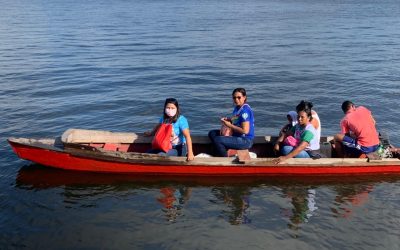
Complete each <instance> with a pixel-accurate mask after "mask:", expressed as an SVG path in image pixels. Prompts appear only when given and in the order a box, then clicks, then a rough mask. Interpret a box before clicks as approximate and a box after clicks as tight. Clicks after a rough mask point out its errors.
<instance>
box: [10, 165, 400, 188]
mask: <svg viewBox="0 0 400 250" xmlns="http://www.w3.org/2000/svg"><path fill="white" fill-rule="evenodd" d="M398 180H400V177H399V176H396V175H395V176H391V175H384V176H369V175H366V176H357V177H355V176H348V177H347V176H346V177H344V176H342V177H338V176H324V177H320V178H315V177H310V176H297V177H296V176H287V177H285V178H276V177H274V176H242V177H218V176H214V177H213V176H158V175H155V176H149V175H144V176H142V175H139V176H138V175H129V174H127V175H125V174H124V175H121V174H107V175H105V174H101V173H91V172H76V171H66V170H62V169H53V168H47V167H44V166H41V165H38V164H30V165H25V166H23V167H22V168H21V169H20V170H19V171H18V175H17V178H16V185H17V187H28V188H36V189H46V188H52V187H60V186H74V185H84V186H85V185H86V186H93V185H113V184H115V185H118V184H124V183H129V184H130V185H132V187H135V186H138V187H154V188H160V187H164V186H168V185H175V184H176V185H185V186H188V187H196V186H205V187H218V186H246V187H257V186H261V185H262V186H283V187H285V186H293V185H295V186H309V185H334V186H335V185H343V184H357V183H379V182H385V181H386V182H394V181H398Z"/></svg>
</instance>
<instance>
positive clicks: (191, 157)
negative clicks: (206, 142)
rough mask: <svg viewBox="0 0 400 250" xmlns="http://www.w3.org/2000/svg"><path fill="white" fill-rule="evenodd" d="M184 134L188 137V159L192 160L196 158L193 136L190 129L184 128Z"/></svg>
mask: <svg viewBox="0 0 400 250" xmlns="http://www.w3.org/2000/svg"><path fill="white" fill-rule="evenodd" d="M182 133H183V136H184V137H185V139H186V146H187V158H186V159H187V160H188V161H192V160H194V154H193V146H192V137H191V136H190V131H189V129H188V128H187V129H184V130H183V131H182Z"/></svg>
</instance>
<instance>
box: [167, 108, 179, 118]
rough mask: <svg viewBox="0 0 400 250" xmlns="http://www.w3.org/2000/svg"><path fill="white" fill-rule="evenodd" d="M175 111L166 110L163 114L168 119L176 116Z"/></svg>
mask: <svg viewBox="0 0 400 250" xmlns="http://www.w3.org/2000/svg"><path fill="white" fill-rule="evenodd" d="M176 111H177V109H171V108H166V109H165V114H166V115H167V116H169V117H173V116H175V115H176Z"/></svg>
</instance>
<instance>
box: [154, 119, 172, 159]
mask: <svg viewBox="0 0 400 250" xmlns="http://www.w3.org/2000/svg"><path fill="white" fill-rule="evenodd" d="M171 135H172V125H171V124H166V123H162V124H161V125H160V127H159V128H158V130H157V132H156V135H155V136H154V138H153V141H152V143H151V148H152V149H159V150H162V151H164V152H168V151H169V150H170V149H172V143H171Z"/></svg>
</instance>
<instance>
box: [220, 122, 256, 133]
mask: <svg viewBox="0 0 400 250" xmlns="http://www.w3.org/2000/svg"><path fill="white" fill-rule="evenodd" d="M221 122H222V123H223V124H224V125H225V126H227V127H228V128H231V129H232V130H233V131H234V132H236V133H239V134H245V135H247V134H248V133H249V132H250V122H247V121H246V122H242V124H241V125H242V127H238V126H235V125H233V124H232V123H231V122H230V121H228V120H221Z"/></svg>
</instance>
